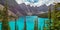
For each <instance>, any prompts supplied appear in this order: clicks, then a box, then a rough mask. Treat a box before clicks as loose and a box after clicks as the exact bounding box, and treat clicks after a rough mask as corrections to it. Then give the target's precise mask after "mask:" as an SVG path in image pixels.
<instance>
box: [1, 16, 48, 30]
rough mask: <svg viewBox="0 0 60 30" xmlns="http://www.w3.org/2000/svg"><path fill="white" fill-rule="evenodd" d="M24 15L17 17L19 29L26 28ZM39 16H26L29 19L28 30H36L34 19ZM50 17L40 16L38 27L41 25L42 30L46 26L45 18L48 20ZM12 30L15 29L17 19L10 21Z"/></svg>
mask: <svg viewBox="0 0 60 30" xmlns="http://www.w3.org/2000/svg"><path fill="white" fill-rule="evenodd" d="M24 18H25V17H24V16H21V17H19V18H18V19H17V21H16V23H17V24H16V25H17V27H18V30H23V28H24ZM37 18H38V17H37V16H26V20H27V30H34V20H36V19H37ZM47 19H48V18H38V27H39V28H40V27H41V30H43V26H44V20H47ZM9 25H10V28H11V30H15V21H10V22H9ZM0 30H1V23H0Z"/></svg>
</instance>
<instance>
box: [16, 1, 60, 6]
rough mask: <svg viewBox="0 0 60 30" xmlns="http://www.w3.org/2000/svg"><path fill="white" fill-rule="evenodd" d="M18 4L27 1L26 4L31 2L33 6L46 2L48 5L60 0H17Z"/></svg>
mask: <svg viewBox="0 0 60 30" xmlns="http://www.w3.org/2000/svg"><path fill="white" fill-rule="evenodd" d="M16 1H17V3H18V4H21V3H25V4H26V5H28V4H30V5H31V6H41V5H43V4H46V5H47V6H48V5H50V4H53V2H60V0H38V1H37V0H35V2H34V3H31V0H16Z"/></svg>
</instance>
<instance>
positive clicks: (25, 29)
mask: <svg viewBox="0 0 60 30" xmlns="http://www.w3.org/2000/svg"><path fill="white" fill-rule="evenodd" d="M24 30H27V28H26V16H25V18H24Z"/></svg>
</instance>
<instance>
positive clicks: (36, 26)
mask: <svg viewBox="0 0 60 30" xmlns="http://www.w3.org/2000/svg"><path fill="white" fill-rule="evenodd" d="M34 30H38V18H37V20H35V24H34Z"/></svg>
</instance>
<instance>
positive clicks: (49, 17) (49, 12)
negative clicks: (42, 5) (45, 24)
mask: <svg viewBox="0 0 60 30" xmlns="http://www.w3.org/2000/svg"><path fill="white" fill-rule="evenodd" d="M48 19H49V28H50V29H51V6H49V10H48Z"/></svg>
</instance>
